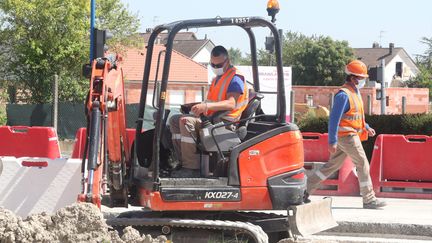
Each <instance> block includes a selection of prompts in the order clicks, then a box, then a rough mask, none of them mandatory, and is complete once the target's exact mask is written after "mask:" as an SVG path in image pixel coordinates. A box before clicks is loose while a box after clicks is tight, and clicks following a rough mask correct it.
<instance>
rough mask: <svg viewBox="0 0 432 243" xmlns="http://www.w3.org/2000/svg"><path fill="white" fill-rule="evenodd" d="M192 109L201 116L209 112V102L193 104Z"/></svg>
mask: <svg viewBox="0 0 432 243" xmlns="http://www.w3.org/2000/svg"><path fill="white" fill-rule="evenodd" d="M191 111H192V112H193V113H194V114H195V115H196V116H199V115H201V114H205V113H206V112H207V104H206V103H199V104H196V105H194V106H192V109H191Z"/></svg>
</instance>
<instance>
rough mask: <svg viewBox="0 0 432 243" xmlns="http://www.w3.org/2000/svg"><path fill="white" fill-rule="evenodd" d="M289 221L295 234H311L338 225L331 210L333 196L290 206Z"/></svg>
mask: <svg viewBox="0 0 432 243" xmlns="http://www.w3.org/2000/svg"><path fill="white" fill-rule="evenodd" d="M288 223H289V230H290V232H291V234H292V235H294V236H306V235H311V234H315V233H318V232H321V231H324V230H327V229H330V228H333V227H336V226H337V225H338V224H337V223H336V221H335V220H334V219H333V215H332V212H331V198H323V199H322V200H316V201H312V202H310V203H306V204H302V205H297V206H291V207H289V208H288Z"/></svg>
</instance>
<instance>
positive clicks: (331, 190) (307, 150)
mask: <svg viewBox="0 0 432 243" xmlns="http://www.w3.org/2000/svg"><path fill="white" fill-rule="evenodd" d="M302 136H303V149H304V160H305V166H304V167H305V169H306V174H307V175H312V174H313V173H314V172H315V171H316V170H318V169H319V168H321V166H323V165H324V164H325V163H327V162H328V160H329V157H330V153H329V152H328V134H326V133H325V134H321V133H302ZM314 194H316V195H329V196H357V195H359V194H360V192H359V184H358V179H357V175H356V174H355V167H354V164H353V163H352V161H351V159H350V158H349V157H347V158H346V159H345V161H344V163H343V165H342V167H341V168H340V169H339V170H338V171H336V172H335V173H334V174H333V175H331V176H329V177H328V178H327V179H326V180H324V181H323V182H322V184H321V187H320V188H319V189H318V190H316V191H315V192H314Z"/></svg>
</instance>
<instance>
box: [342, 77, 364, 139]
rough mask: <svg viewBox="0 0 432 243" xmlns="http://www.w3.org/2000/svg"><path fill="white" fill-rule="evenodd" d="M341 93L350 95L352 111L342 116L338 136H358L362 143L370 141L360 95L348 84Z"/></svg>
mask: <svg viewBox="0 0 432 243" xmlns="http://www.w3.org/2000/svg"><path fill="white" fill-rule="evenodd" d="M340 90H341V91H343V92H345V93H346V94H347V95H348V99H349V105H350V109H349V110H348V111H347V112H346V113H344V114H343V115H342V118H341V120H340V123H339V128H338V136H339V137H344V136H348V135H350V134H356V133H357V134H358V135H359V137H360V140H361V141H365V140H367V139H368V133H367V131H366V127H365V124H366V122H365V116H364V109H363V101H362V99H361V96H360V94H357V93H356V91H355V90H354V89H353V88H352V87H351V86H350V85H347V84H344V85H343V86H342V88H341V89H340Z"/></svg>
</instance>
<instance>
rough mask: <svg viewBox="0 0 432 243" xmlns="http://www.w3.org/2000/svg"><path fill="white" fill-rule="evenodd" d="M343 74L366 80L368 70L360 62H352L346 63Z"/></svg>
mask: <svg viewBox="0 0 432 243" xmlns="http://www.w3.org/2000/svg"><path fill="white" fill-rule="evenodd" d="M345 73H346V74H348V75H355V76H359V77H363V78H368V77H369V75H368V69H367V67H366V64H364V63H363V62H362V61H359V60H354V61H351V62H350V63H348V65H346V67H345Z"/></svg>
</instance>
